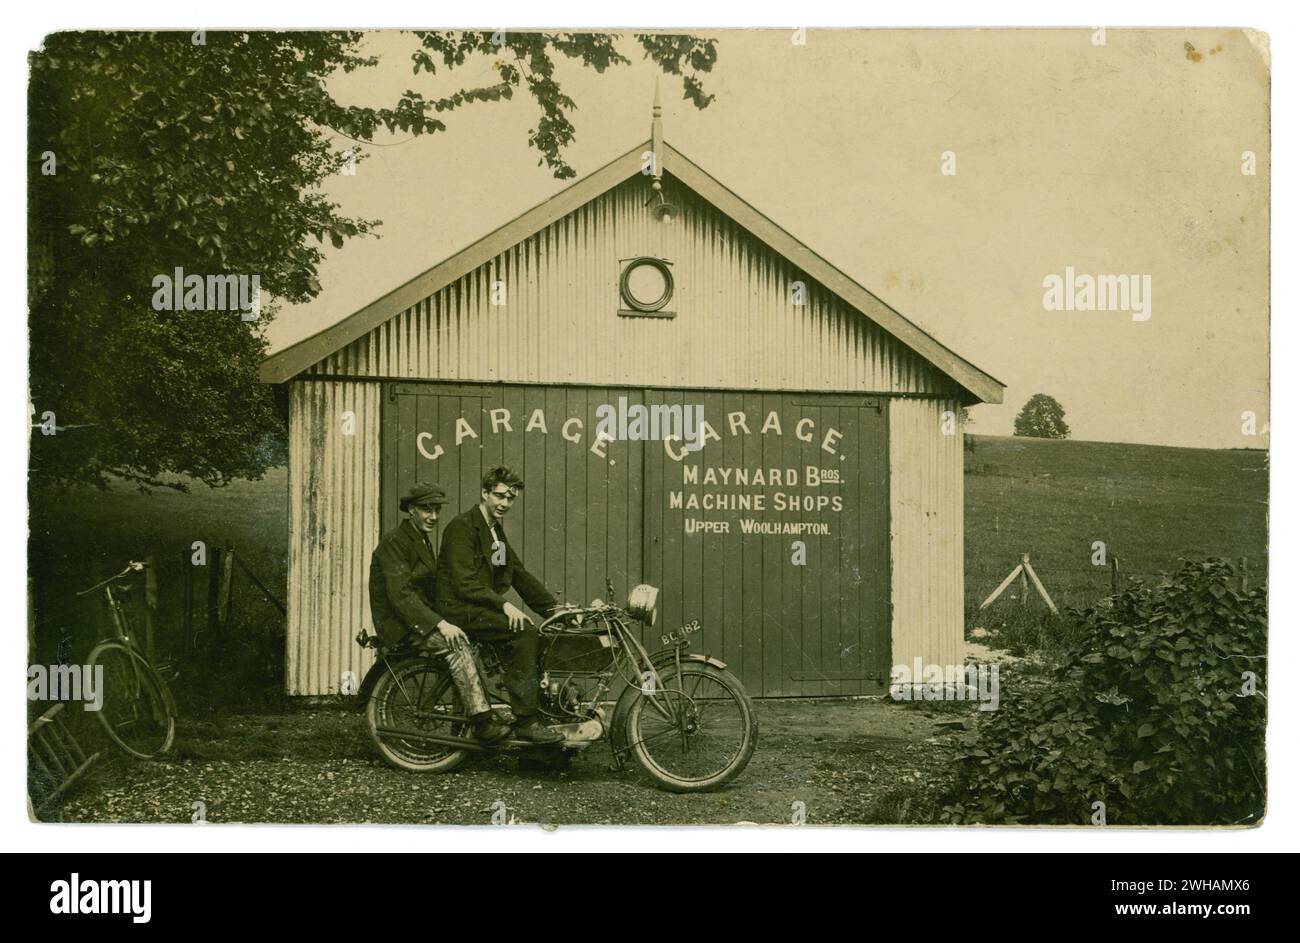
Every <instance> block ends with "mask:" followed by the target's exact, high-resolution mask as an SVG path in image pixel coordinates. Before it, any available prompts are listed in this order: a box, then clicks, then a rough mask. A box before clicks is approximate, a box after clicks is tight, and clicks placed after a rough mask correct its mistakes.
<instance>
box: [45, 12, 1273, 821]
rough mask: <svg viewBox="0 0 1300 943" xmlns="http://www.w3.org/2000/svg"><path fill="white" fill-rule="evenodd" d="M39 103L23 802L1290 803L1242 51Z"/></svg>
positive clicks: (586, 59)
mask: <svg viewBox="0 0 1300 943" xmlns="http://www.w3.org/2000/svg"><path fill="white" fill-rule="evenodd" d="M27 66H28V88H27V104H28V125H27V140H26V145H27V195H28V207H27V303H28V331H29V339H30V355H29V371H30V375H29V397H30V406H29V412H30V433H29V439H28V443H29V466H28V471H29V474H28V494H27V500H28V513H29V518H28V524H29V536H28V544H27V547H28V556H27V593H28V601H27V646H26V647H27V652H28V655H27V658H28V661H27V665H26V679H25V683H26V709H27V718H26V727H27V741H26V767H27V787H28V788H27V792H28V806H27V815H28V817H29V818H30V819H31V820H32V821H35V822H40V823H123V824H126V823H190V824H194V823H199V824H203V823H206V824H212V825H222V824H241V823H242V824H246V823H310V824H334V823H350V824H359V823H373V824H405V825H421V824H423V825H481V826H491V825H503V824H507V825H508V824H527V825H534V826H535V825H542V826H546V827H550V826H565V825H578V824H582V825H615V826H630V825H736V824H742V823H748V824H759V825H783V826H802V825H808V826H827V825H833V826H863V825H873V826H882V825H884V826H899V825H902V826H975V825H982V826H1072V827H1075V828H1079V829H1116V830H1122V829H1124V828H1131V827H1138V826H1142V827H1146V826H1197V827H1239V828H1244V827H1250V826H1255V825H1258V824H1259V823H1260V822H1261V821H1262V819H1263V818H1264V816H1265V814H1266V810H1267V809H1268V806H1269V802H1268V799H1269V797H1268V788H1267V786H1268V762H1267V758H1266V756H1265V729H1266V715H1267V710H1268V696H1267V695H1268V678H1269V673H1268V652H1269V645H1268V587H1269V577H1270V572H1269V556H1268V538H1269V529H1268V522H1269V442H1270V437H1269V428H1270V396H1269V394H1270V375H1269V343H1270V335H1269V327H1270V308H1269V288H1270V282H1269V279H1270V179H1271V166H1270V81H1271V80H1270V72H1271V64H1270V45H1269V36H1268V35H1267V34H1266V33H1264V32H1261V31H1254V30H1250V29H1240V28H1196V29H1173V28H1159V29H1156V28H1152V29H1120V28H1104V27H1089V28H1083V27H1080V28H1071V29H1066V28H1052V29H1038V28H1035V29H938V28H930V29H919V28H918V29H847V28H824V29H816V28H812V27H808V28H798V29H796V28H790V29H696V28H690V29H685V28H683V29H675V30H666V29H655V30H637V29H630V28H629V29H619V30H616V31H596V30H589V31H571V30H549V29H536V28H534V29H518V30H516V29H509V28H500V29H497V28H487V29H481V30H466V29H455V30H448V29H401V30H399V29H382V30H372V31H345V30H341V29H340V30H328V31H327V30H309V31H303V30H265V29H259V30H249V29H243V30H237V29H210V30H184V31H174V30H159V31H142V30H129V31H113V30H86V31H59V32H51V33H50V34H49V35H47V36H45V37H44V39H43V40H42V41H41V43H40V44H39V46H38V47H36V48H33V49H31V50H30V52H29V54H28V62H27ZM41 828H42V829H45V826H41ZM46 830H47V831H48V830H52V829H46Z"/></svg>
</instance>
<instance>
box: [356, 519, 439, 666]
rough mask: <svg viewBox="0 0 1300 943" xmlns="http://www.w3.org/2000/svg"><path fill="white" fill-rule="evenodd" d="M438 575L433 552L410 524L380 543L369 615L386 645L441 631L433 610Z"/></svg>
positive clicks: (372, 565)
mask: <svg viewBox="0 0 1300 943" xmlns="http://www.w3.org/2000/svg"><path fill="white" fill-rule="evenodd" d="M436 573H437V560H436V559H435V558H434V555H433V551H431V550H430V549H429V545H428V543H427V542H426V541H425V539H424V535H423V534H421V533H420V532H419V531H418V530H416V527H415V525H414V524H412V523H411V522H410V520H405V521H402V523H401V524H399V525H398V526H397V527H395V528H394V529H393V530H390V531H389V532H388V533H386V534H385V535H384V536H383V538H382V539H381V540H380V541H379V546H378V547H376V548H375V552H374V553H372V554H371V555H370V615H371V617H372V618H373V619H374V622H375V631H376V632H378V633H379V637H380V638H381V639H383V641H384V644H386V645H394V644H396V643H397V642H399V641H401V639H402V638H403V637H404V636H405V635H406V634H407V633H408V632H415V633H417V634H418V635H422V636H423V635H428V634H429V633H430V632H432V631H433V630H434V629H436V628H437V627H438V623H439V622H441V621H442V619H443V617H442V616H440V615H439V614H438V613H437V611H436V610H435V609H434V605H435V603H434V599H435V598H436V592H435V589H434V580H435V578H436Z"/></svg>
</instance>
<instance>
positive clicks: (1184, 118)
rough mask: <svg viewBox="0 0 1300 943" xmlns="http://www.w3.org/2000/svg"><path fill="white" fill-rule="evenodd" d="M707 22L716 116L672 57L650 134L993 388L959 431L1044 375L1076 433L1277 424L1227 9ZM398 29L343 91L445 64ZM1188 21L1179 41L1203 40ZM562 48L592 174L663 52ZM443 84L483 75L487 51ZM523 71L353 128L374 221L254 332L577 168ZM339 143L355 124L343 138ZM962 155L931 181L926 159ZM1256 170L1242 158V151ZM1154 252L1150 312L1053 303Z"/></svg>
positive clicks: (303, 328) (1246, 47) (1239, 37)
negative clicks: (1153, 14) (559, 150)
mask: <svg viewBox="0 0 1300 943" xmlns="http://www.w3.org/2000/svg"><path fill="white" fill-rule="evenodd" d="M696 32H697V34H701V35H709V36H713V37H715V38H717V39H718V40H719V43H718V64H717V66H716V67H715V69H714V72H713V73H712V75H711V76H706V77H705V83H706V88H707V90H709V91H711V92H713V93H715V94H716V95H717V100H715V101H714V102H713V103H712V104H711V105H710V106H709V107H708V108H707V109H705V110H704V111H697V110H696V109H695V108H694V106H692V105H691V104H690V103H689V102H687V101H684V100H682V98H681V87H680V83H679V82H677V81H676V80H674V79H671V78H668V77H665V78H664V79H663V99H664V132H665V137H666V139H667V140H668V141H669V142H670V143H671V144H673V145H674V146H675V147H676V148H677V149H678V150H680V151H682V152H683V153H685V154H686V155H687V156H689V157H690V158H691V159H692V160H694V161H695V162H696V163H697V164H699V165H700V166H702V167H703V168H704V169H705V170H707V171H709V172H710V173H711V174H712V175H713V176H714V177H716V178H718V179H719V180H720V181H721V182H722V183H723V184H725V185H726V186H727V187H729V188H730V189H731V190H733V191H735V192H736V193H737V194H739V195H740V196H741V197H743V198H744V199H745V200H747V201H748V202H749V203H750V204H752V205H753V206H755V207H756V208H757V209H759V210H760V211H762V212H763V213H765V214H766V215H767V216H768V217H770V218H771V219H772V220H774V221H775V222H777V223H778V224H780V225H781V226H782V227H783V228H785V229H786V230H787V231H788V232H790V233H791V234H792V235H794V236H795V237H796V238H798V239H800V240H801V241H803V242H804V243H805V244H806V245H808V246H809V247H811V248H812V249H813V250H815V251H816V252H818V253H819V254H821V255H822V256H823V257H824V258H826V259H827V260H828V261H830V262H831V263H832V264H834V265H837V266H838V267H840V268H841V269H842V270H843V271H845V272H846V273H847V274H848V275H849V276H851V277H852V278H854V279H856V280H857V281H858V282H860V283H861V284H862V285H863V286H865V287H866V288H867V289H869V290H871V291H872V292H874V293H875V294H876V295H878V296H879V297H881V298H882V299H883V300H884V301H886V302H887V303H889V304H890V305H892V306H893V307H894V308H895V309H897V310H898V311H899V312H900V313H902V314H903V315H904V316H905V317H907V318H909V319H911V320H912V321H914V322H915V323H917V324H918V325H920V326H921V327H923V328H925V329H926V330H928V331H930V332H931V333H932V334H934V335H935V336H936V337H937V338H938V339H939V340H941V341H942V342H943V343H945V344H946V345H948V346H949V347H951V348H952V349H954V350H955V351H957V352H958V353H959V354H961V355H962V356H963V357H965V358H966V359H968V360H970V361H971V362H973V363H974V364H975V365H976V366H978V367H980V368H982V369H983V370H985V371H987V372H988V373H991V374H992V375H993V376H995V377H997V378H998V379H1000V380H1001V381H1002V382H1003V383H1005V384H1006V385H1007V390H1006V404H1005V405H1002V406H989V405H981V406H977V407H976V408H975V409H974V411H973V417H974V420H975V425H974V426H973V427H971V429H970V431H972V432H976V433H986V434H1009V433H1010V431H1011V424H1012V420H1013V418H1014V416H1015V413H1016V411H1018V410H1019V408H1020V406H1021V405H1023V404H1024V402H1025V400H1027V399H1028V398H1029V397H1030V396H1031V395H1032V394H1034V393H1038V392H1044V393H1049V394H1051V395H1053V396H1055V397H1056V398H1057V399H1059V400H1060V401H1061V403H1062V404H1063V405H1064V407H1065V411H1066V421H1067V422H1068V423H1069V424H1070V426H1071V429H1072V432H1073V436H1074V437H1075V438H1078V439H1093V440H1106V441H1122V442H1150V443H1158V444H1166V445H1183V446H1209V447H1231V446H1254V447H1262V446H1265V445H1267V443H1268V438H1267V436H1256V437H1254V438H1247V437H1245V436H1243V435H1242V432H1241V426H1242V418H1241V414H1242V412H1243V411H1245V410H1253V411H1254V412H1255V413H1256V415H1257V416H1258V425H1259V427H1260V428H1261V429H1263V428H1264V424H1265V423H1266V422H1267V420H1268V343H1269V339H1268V323H1269V310H1268V275H1269V259H1268V247H1269V243H1268V233H1269V216H1268V212H1269V208H1268V200H1269V173H1270V164H1269V112H1268V94H1269V93H1268V89H1269V69H1268V65H1267V60H1266V56H1265V55H1264V54H1262V53H1261V52H1260V51H1259V50H1258V49H1257V48H1256V47H1255V46H1254V45H1252V43H1251V41H1250V39H1249V38H1248V37H1247V36H1246V35H1245V34H1243V33H1241V32H1239V31H1232V30H1194V31H1187V30H1150V31H1136V30H1117V29H1110V30H1107V32H1106V37H1105V39H1106V42H1105V45H1103V46H1098V45H1094V44H1093V42H1092V39H1093V33H1092V31H1091V30H1086V29H1072V30H877V31H862V30H810V31H809V32H808V33H807V43H806V45H803V46H796V45H794V44H792V42H791V33H790V31H787V30H769V31H734V30H712V31H696ZM414 43H415V40H414V38H413V37H410V36H404V35H401V34H397V33H383V34H372V35H371V36H370V37H369V39H368V40H367V46H366V49H365V50H364V51H366V52H368V53H373V54H377V55H378V56H379V57H380V61H381V65H380V66H379V67H377V68H375V69H369V70H362V71H361V72H358V73H354V74H352V75H351V76H340V77H339V79H338V81H337V82H336V84H335V88H336V94H338V95H339V97H340V98H341V99H342V100H343V101H344V102H345V103H355V104H371V105H380V104H390V103H392V102H393V101H395V100H396V99H397V97H398V96H399V95H400V93H401V92H402V91H403V90H404V89H406V88H414V89H417V90H420V91H422V92H424V94H425V95H426V97H432V96H433V95H436V94H446V93H447V92H449V91H450V90H451V89H452V87H453V83H451V82H449V81H448V77H447V76H440V77H439V78H438V79H437V80H436V83H435V81H434V80H432V79H431V78H430V77H429V76H427V75H422V76H414V75H412V73H411V67H410V65H409V50H410V49H411V48H413V46H414ZM1185 43H1190V44H1191V46H1192V50H1193V51H1194V53H1195V55H1198V56H1199V59H1195V58H1193V52H1190V51H1189V50H1188V49H1187V48H1186V46H1185V45H1184V44H1185ZM623 51H624V54H625V55H627V56H628V58H630V59H633V61H634V64H633V65H632V66H630V67H622V68H613V69H610V70H609V71H607V72H606V73H605V74H604V75H596V74H595V73H594V72H590V71H584V70H582V69H581V67H579V66H576V65H574V66H570V65H567V64H566V65H562V66H560V68H559V69H558V70H557V74H558V76H559V78H560V81H561V84H562V85H563V87H564V89H565V91H566V92H567V93H568V94H569V95H570V96H571V97H572V98H574V99H575V100H576V101H577V103H578V110H577V111H576V112H575V113H573V115H572V120H573V122H574V125H575V126H576V128H577V142H576V144H575V145H574V146H573V147H571V148H570V149H569V150H568V151H567V159H568V160H569V162H570V163H571V164H572V165H573V166H574V168H575V169H576V170H577V171H578V174H579V176H580V177H581V176H583V175H585V174H587V173H590V172H591V171H593V170H596V169H597V168H599V167H600V166H602V165H603V164H605V163H606V162H608V161H609V160H611V159H612V158H614V157H616V156H618V155H619V154H622V153H624V152H625V151H627V150H628V149H629V148H631V147H633V146H635V145H636V144H638V143H640V142H641V141H643V140H645V139H646V138H648V137H649V128H650V103H651V99H652V96H653V89H654V76H655V74H656V72H657V70H656V69H655V68H654V67H653V66H652V65H650V64H648V63H646V62H644V61H642V59H641V55H640V51H639V46H637V45H636V44H635V43H634V42H633V41H632V39H631V38H630V36H628V37H626V38H625V39H624V40H623ZM450 78H452V79H454V80H455V82H454V86H455V87H457V88H459V87H463V86H465V85H477V84H487V83H490V82H493V81H495V79H494V73H492V71H491V70H490V68H489V64H488V63H487V62H486V61H483V62H480V63H474V64H473V65H467V66H465V67H463V68H462V69H458V70H456V71H455V72H453V73H451V74H450ZM530 102H531V99H529V97H528V96H527V95H526V94H521V95H516V97H515V99H514V100H513V101H511V102H495V103H482V104H475V105H472V106H469V107H468V108H466V109H465V110H463V111H460V112H451V113H448V114H445V115H443V116H442V117H443V120H444V122H445V123H446V124H447V126H448V130H447V132H446V133H443V134H439V135H435V136H433V137H427V138H416V139H410V140H408V139H407V136H406V135H398V136H396V137H395V138H385V139H383V140H385V141H386V142H388V141H392V142H396V143H395V144H394V145H393V146H386V147H369V146H366V147H364V148H363V150H365V151H366V152H367V153H368V154H369V156H368V157H367V159H365V160H363V161H362V162H361V163H360V165H359V166H358V168H357V171H356V175H355V176H352V177H345V176H340V177H338V178H335V179H334V180H333V181H331V183H330V186H329V187H328V193H329V194H330V196H331V197H332V198H333V199H335V200H336V201H337V202H339V203H340V204H341V205H342V212H344V213H346V214H348V215H353V216H361V217H366V218H379V219H382V220H383V226H382V227H381V228H380V230H379V231H380V233H381V234H382V238H381V239H378V240H376V239H354V240H350V241H349V242H347V243H345V245H344V247H343V249H341V250H334V249H332V248H331V247H329V246H328V245H327V246H326V249H325V252H326V262H325V264H324V265H323V266H322V269H321V279H320V280H321V285H322V288H323V290H322V292H321V294H320V296H319V297H318V298H317V299H315V300H314V301H313V302H311V303H310V304H307V305H302V306H297V307H286V308H284V309H282V311H281V314H280V316H279V318H278V319H277V320H276V321H275V322H273V323H272V324H271V326H270V328H269V330H268V334H269V337H270V339H271V342H272V349H273V350H274V349H279V348H281V347H283V346H286V345H287V344H289V343H292V342H294V341H297V340H299V339H301V338H302V337H305V336H308V335H310V334H313V333H315V332H316V331H318V330H320V329H322V328H324V327H327V326H329V325H330V324H333V323H335V322H336V321H338V320H341V319H342V318H344V317H346V316H347V315H349V314H351V313H352V312H354V311H356V310H357V309H358V308H360V307H362V306H363V305H365V304H367V303H368V302H370V301H373V300H374V299H375V298H377V297H378V296H380V295H381V294H383V293H385V292H387V291H389V290H390V289H392V288H394V287H396V286H397V285H398V284H400V283H401V282H402V281H404V280H406V279H408V278H410V277H412V276H414V275H417V274H419V273H420V272H422V271H424V270H425V269H427V268H429V267H431V266H432V265H434V264H436V263H437V262H439V261H441V260H442V259H444V258H446V257H447V256H449V255H451V254H453V253H454V252H456V251H458V250H459V249H461V248H463V247H464V246H466V245H467V244H469V243H470V242H472V241H473V240H475V239H477V238H478V237H480V236H482V235H484V234H486V233H488V232H490V231H492V230H493V229H496V228H497V227H498V226H500V225H502V224H503V223H506V222H509V221H510V220H512V219H514V218H515V217H516V216H518V215H519V214H521V213H522V212H524V211H525V210H527V209H528V208H530V207H532V206H534V205H536V204H537V203H539V202H541V201H542V200H545V199H546V198H547V197H549V196H551V195H553V194H554V193H556V192H558V191H559V190H561V189H563V188H564V187H565V186H567V185H568V183H570V182H571V181H558V180H555V179H554V178H553V177H551V176H550V174H549V173H548V172H547V171H546V169H545V168H543V167H538V166H537V154H536V152H535V151H532V150H530V149H529V148H528V146H527V142H526V136H527V130H528V129H529V128H530V127H532V126H533V122H534V120H535V116H536V111H535V109H534V108H533V107H532V106H531V104H530ZM338 143H339V147H340V149H342V148H343V147H346V146H347V145H348V144H349V143H350V142H348V141H346V140H345V139H340V140H339V142H338ZM945 151H952V152H953V153H954V154H955V156H956V169H957V172H956V174H955V175H954V176H945V175H943V174H942V173H941V172H940V170H941V160H942V154H943V152H945ZM1243 151H1253V152H1254V153H1255V154H1256V160H1257V173H1256V175H1254V176H1247V175H1244V174H1243V173H1242V152H1243ZM1067 266H1071V267H1073V269H1074V270H1075V272H1077V273H1080V274H1084V273H1086V274H1091V275H1100V274H1107V275H1112V274H1113V275H1134V274H1136V275H1149V276H1150V278H1151V285H1152V288H1151V316H1150V319H1149V320H1147V321H1145V322H1138V321H1134V320H1133V319H1132V317H1131V315H1130V314H1129V313H1127V312H1123V311H1046V310H1044V307H1043V295H1044V291H1045V289H1044V288H1043V279H1044V278H1045V277H1046V276H1048V275H1051V274H1057V275H1064V273H1065V270H1066V267H1067Z"/></svg>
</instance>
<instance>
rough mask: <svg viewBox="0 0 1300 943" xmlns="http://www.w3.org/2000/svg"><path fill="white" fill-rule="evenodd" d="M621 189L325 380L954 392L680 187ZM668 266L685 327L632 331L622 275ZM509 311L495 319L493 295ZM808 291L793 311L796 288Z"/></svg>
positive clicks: (397, 324)
mask: <svg viewBox="0 0 1300 943" xmlns="http://www.w3.org/2000/svg"><path fill="white" fill-rule="evenodd" d="M664 187H665V193H666V194H667V197H668V199H669V200H671V201H672V202H673V203H676V204H677V205H678V206H680V207H681V208H682V213H681V215H680V216H679V218H678V219H677V220H676V221H674V222H673V223H671V224H667V225H665V224H664V223H661V222H659V221H657V220H656V219H655V218H654V217H653V215H652V214H651V212H650V211H649V210H648V209H647V208H646V206H645V202H646V197H647V195H648V194H649V192H650V190H649V185H648V183H647V182H646V180H645V179H644V178H636V179H633V180H629V181H628V182H626V183H624V184H621V185H620V186H618V187H616V188H614V189H613V190H611V191H609V192H608V193H606V194H604V195H603V196H601V197H598V198H597V199H595V200H593V201H591V202H590V203H588V204H586V205H585V206H583V207H581V208H580V209H579V210H577V211H575V212H574V213H572V214H570V215H569V216H567V217H565V218H563V219H561V220H559V221H557V222H555V223H553V224H552V225H550V226H548V227H546V228H545V229H543V230H542V231H541V232H539V233H537V234H536V235H534V236H532V237H530V238H528V239H526V240H524V241H523V242H522V243H520V244H519V245H518V246H516V247H515V248H514V249H511V250H509V251H507V252H504V253H502V254H501V255H500V256H498V257H497V258H496V259H494V260H493V261H492V262H491V263H489V264H488V265H485V266H482V267H481V268H479V269H478V270H477V271H475V272H472V273H470V274H469V275H466V276H465V277H464V278H461V279H460V280H458V281H457V282H455V283H454V284H452V285H450V286H448V287H447V288H445V289H443V290H442V291H439V292H437V293H436V294H434V295H432V296H431V297H429V298H427V299H425V300H424V301H423V302H422V303H420V304H418V305H416V306H415V307H413V308H410V309H409V310H407V311H404V312H400V313H398V314H396V315H395V316H394V317H393V318H392V319H391V320H390V321H388V322H386V323H385V324H383V325H381V326H380V327H378V328H376V329H375V330H373V331H371V332H370V333H369V334H368V335H367V336H365V337H364V338H361V339H360V340H357V341H355V342H354V343H352V344H350V345H348V346H347V347H345V348H343V349H342V350H340V351H338V352H337V353H335V354H332V355H331V356H329V357H327V358H325V359H324V360H323V361H321V362H320V363H319V364H317V365H316V366H315V367H314V368H313V369H312V370H311V371H309V372H310V373H313V374H315V375H318V376H356V377H392V378H412V379H415V378H419V379H439V380H487V381H493V380H501V381H507V382H538V383H579V384H591V385H596V386H600V385H615V384H618V385H621V384H630V385H644V386H688V387H710V388H741V389H789V390H826V391H844V392H848V391H865V392H885V393H889V392H904V393H933V394H939V395H950V393H951V384H950V383H949V382H948V381H947V380H946V379H945V378H943V377H942V376H941V375H940V374H939V373H938V372H937V371H935V370H934V369H933V368H932V367H931V366H930V365H929V364H927V363H926V362H925V361H924V360H922V359H921V358H920V357H918V356H917V355H916V354H914V353H912V352H911V351H910V350H908V349H906V348H905V347H903V346H902V345H900V344H898V343H897V342H896V341H894V340H893V339H892V338H890V337H889V336H888V335H886V334H885V333H884V332H883V331H881V330H880V329H878V328H876V327H875V326H874V325H872V324H871V323H870V322H869V321H867V319H866V318H865V317H863V316H862V315H861V314H860V313H858V312H856V311H855V310H853V309H851V308H849V307H847V306H846V305H844V304H843V303H842V302H841V301H840V300H839V299H838V298H836V297H835V296H833V295H831V294H830V293H829V292H827V291H825V290H824V289H822V288H821V287H820V286H819V285H817V284H816V283H813V282H811V281H810V280H807V279H806V276H803V275H801V274H800V273H799V272H798V270H797V269H795V268H794V267H793V266H792V265H790V264H789V263H787V262H786V261H785V260H784V259H781V258H780V257H778V256H776V255H775V254H774V253H772V252H771V251H770V250H769V249H767V248H766V247H764V246H762V245H760V244H759V243H758V242H757V241H756V240H755V239H754V238H753V237H752V236H750V235H748V234H747V232H746V231H745V230H744V229H742V228H741V227H739V226H737V225H736V224H735V223H733V222H732V221H731V220H730V219H728V218H727V217H725V216H723V215H722V214H720V213H718V212H717V211H716V210H714V209H713V207H711V206H710V205H709V204H708V203H706V202H704V201H703V200H702V199H701V198H699V197H698V196H696V195H695V194H694V193H693V192H691V191H690V190H688V189H687V188H685V187H684V186H682V185H681V184H679V183H676V182H674V181H673V180H672V179H671V178H666V179H665V181H664ZM642 255H653V256H657V257H661V258H664V259H667V260H668V261H669V262H671V263H672V271H673V277H674V281H675V283H676V290H675V292H674V295H673V299H672V301H671V302H670V303H669V305H668V308H669V309H670V310H672V311H675V312H676V314H677V316H676V318H674V319H671V320H668V319H658V318H624V317H619V316H618V313H617V312H618V310H619V309H620V308H621V307H622V305H621V303H620V299H619V291H618V281H619V275H620V273H621V266H620V265H619V260H622V259H629V258H633V257H636V256H642ZM497 280H500V281H503V282H504V283H505V290H506V295H505V300H506V303H505V304H504V305H494V304H492V289H493V282H494V281H497ZM795 280H805V281H806V282H807V290H808V294H807V299H806V301H807V303H806V305H805V306H804V307H802V308H796V307H793V306H792V305H791V304H790V303H789V300H790V298H791V292H790V283H791V282H793V281H795Z"/></svg>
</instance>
